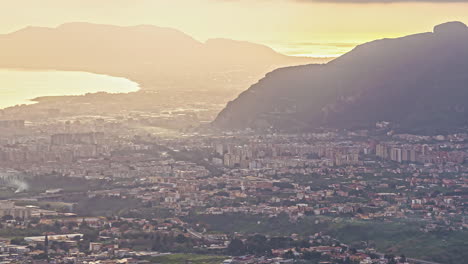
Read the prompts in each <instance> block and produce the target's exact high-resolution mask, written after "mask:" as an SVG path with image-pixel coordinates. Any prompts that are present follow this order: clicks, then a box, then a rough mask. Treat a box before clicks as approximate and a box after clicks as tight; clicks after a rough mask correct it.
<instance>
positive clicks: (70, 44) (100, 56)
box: [0, 22, 314, 90]
mask: <svg viewBox="0 0 468 264" xmlns="http://www.w3.org/2000/svg"><path fill="white" fill-rule="evenodd" d="M259 50H261V52H260V55H261V56H254V55H255V53H258V51H259ZM233 53H242V54H236V56H233V55H230V54H233ZM253 58H255V59H253ZM313 61H314V60H313V59H309V58H299V57H289V56H286V55H283V54H280V53H278V52H276V51H274V50H273V49H270V48H269V47H266V46H263V45H259V44H254V43H249V42H239V41H233V40H224V41H217V40H209V41H207V42H205V43H202V42H200V41H198V40H195V39H194V38H193V37H191V36H189V35H187V34H185V33H184V32H182V31H180V30H177V29H172V28H165V27H158V26H153V25H136V26H114V25H103V24H93V23H86V22H72V23H65V24H62V25H60V26H58V27H55V28H48V27H26V28H23V29H20V30H18V31H15V32H12V33H9V34H2V35H0V68H25V69H36V70H41V69H46V70H48V69H54V70H72V71H87V72H93V73H98V74H107V75H112V76H118V77H125V78H128V79H131V80H133V81H136V82H138V83H139V84H140V85H141V87H143V88H144V89H179V90H180V89H182V90H184V89H188V90H197V89H208V90H209V89H215V90H219V89H227V90H229V89H233V90H239V89H242V88H244V87H245V86H246V85H247V83H246V82H252V81H253V80H255V78H259V77H260V76H261V75H263V74H265V72H268V71H270V70H272V69H274V68H277V67H281V66H287V65H298V64H305V63H311V62H313ZM235 71H237V73H234V72H235ZM239 72H240V73H239ZM215 79H216V80H217V81H214V80H215ZM229 80H233V81H232V82H231V83H230V82H229Z"/></svg>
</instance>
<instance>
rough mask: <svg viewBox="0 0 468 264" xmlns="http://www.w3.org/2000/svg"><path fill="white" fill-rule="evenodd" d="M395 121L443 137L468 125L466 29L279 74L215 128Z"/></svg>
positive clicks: (441, 28) (246, 95)
mask: <svg viewBox="0 0 468 264" xmlns="http://www.w3.org/2000/svg"><path fill="white" fill-rule="evenodd" d="M378 121H390V122H392V123H394V124H395V125H397V126H398V127H400V128H401V129H408V130H413V129H415V128H417V129H424V130H431V131H434V130H438V129H441V128H444V129H445V128H450V127H458V126H463V125H466V124H467V121H468V28H467V26H466V25H465V24H463V23H461V22H449V23H445V24H442V25H438V26H436V27H435V28H434V31H433V32H429V33H422V34H416V35H410V36H406V37H402V38H397V39H382V40H376V41H373V42H370V43H366V44H363V45H360V46H358V47H356V48H355V49H354V50H352V51H351V52H349V53H347V54H345V55H343V56H341V57H339V58H337V59H335V60H333V61H331V62H329V63H328V64H326V65H306V66H297V67H289V68H284V69H278V70H275V71H273V72H271V73H269V74H267V76H266V77H265V78H264V79H262V80H260V82H258V83H257V84H255V85H253V86H252V87H251V88H250V89H248V90H247V91H245V92H243V93H242V94H241V95H240V96H239V97H238V98H237V99H236V100H234V101H232V102H230V103H228V105H227V107H226V108H225V109H224V110H223V111H222V112H221V113H220V114H219V116H218V117H217V119H216V120H215V121H214V123H213V124H214V125H215V126H217V127H220V128H225V129H244V128H253V129H265V128H275V129H279V130H289V131H291V130H294V131H298V130H301V131H304V130H305V131H307V130H310V129H313V128H317V127H321V126H326V127H336V128H360V127H369V126H373V125H375V123H376V122H378Z"/></svg>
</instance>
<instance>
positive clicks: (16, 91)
mask: <svg viewBox="0 0 468 264" xmlns="http://www.w3.org/2000/svg"><path fill="white" fill-rule="evenodd" d="M139 89H140V87H139V85H138V83H136V82H133V81H131V80H128V79H126V78H121V77H113V76H108V75H102V74H94V73H89V72H79V71H30V70H17V69H0V109H3V108H7V107H11V106H16V105H23V104H33V103H35V102H34V101H32V99H35V98H37V97H42V96H64V95H84V94H87V93H96V92H107V93H129V92H136V91H138V90H139Z"/></svg>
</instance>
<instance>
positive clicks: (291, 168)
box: [0, 116, 468, 264]
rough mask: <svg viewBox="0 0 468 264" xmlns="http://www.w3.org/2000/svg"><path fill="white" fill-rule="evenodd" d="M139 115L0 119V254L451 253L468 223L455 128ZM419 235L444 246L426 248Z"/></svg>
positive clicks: (461, 150) (109, 259) (85, 259)
mask: <svg viewBox="0 0 468 264" xmlns="http://www.w3.org/2000/svg"><path fill="white" fill-rule="evenodd" d="M147 119H148V117H144V118H142V120H139V119H135V118H122V117H120V118H116V117H112V116H106V117H104V116H101V117H86V116H82V117H75V118H72V119H70V120H64V119H62V118H49V119H47V120H46V121H44V120H41V121H37V122H27V123H26V122H24V121H23V120H10V121H1V122H0V126H1V130H2V133H1V138H0V142H1V146H0V164H1V166H2V168H5V169H3V170H2V182H3V186H5V187H3V188H2V191H1V193H0V194H1V197H2V198H3V199H4V200H3V201H2V202H1V208H0V214H1V217H2V218H1V219H2V221H1V229H0V237H3V239H2V240H1V241H2V242H1V249H2V252H3V254H2V255H1V258H2V259H3V261H4V262H5V263H29V262H31V263H42V262H44V261H47V260H48V261H50V263H151V262H150V261H156V263H157V261H158V260H161V261H162V260H165V259H167V260H168V261H169V259H171V258H177V257H181V258H183V257H187V258H188V260H186V262H187V263H198V262H196V260H195V261H193V262H190V256H192V257H193V256H195V258H197V257H199V258H203V257H206V258H207V259H206V260H204V261H208V262H202V263H221V262H223V261H224V262H223V263H293V262H295V263H296V262H297V263H300V262H301V261H302V262H304V263H319V262H320V263H361V264H366V263H381V264H385V263H446V262H447V261H458V260H456V258H460V256H463V254H460V253H455V252H457V250H462V251H463V247H464V246H463V239H464V237H466V234H467V233H466V232H467V231H466V229H467V227H468V219H467V211H466V210H467V207H466V202H467V196H466V190H467V184H468V183H467V177H466V176H467V173H468V167H467V166H466V158H467V155H468V154H467V151H466V149H467V140H468V133H467V132H460V133H456V134H449V135H437V136H424V135H414V134H398V133H395V132H394V131H393V130H391V129H390V126H391V124H389V123H388V122H380V123H377V124H376V127H375V129H370V130H357V131H337V130H335V131H326V130H323V131H320V132H315V133H303V134H282V133H273V132H271V133H261V134H259V133H254V132H252V131H249V130H246V131H242V132H206V131H204V130H203V131H202V130H200V131H191V132H175V131H173V132H172V133H169V132H168V131H166V133H163V132H161V131H159V130H157V131H156V132H153V131H152V130H151V127H148V126H145V125H144V124H146V123H147ZM428 239H429V240H431V241H432V240H434V241H432V242H431V243H439V242H438V241H439V240H443V241H444V243H445V244H446V245H447V247H450V248H451V250H453V251H445V252H438V251H434V250H433V248H432V247H433V245H431V244H430V243H429V244H428V243H427V240H428ZM425 241H426V242H425ZM451 252H452V253H451ZM191 254H194V255H191ZM200 254H201V255H200ZM457 254H458V255H457ZM202 256H203V257H202ZM423 259H424V260H423ZM41 260H42V262H41ZM425 260H428V261H427V262H426V261H425ZM180 261H182V260H180ZM210 261H212V262H210ZM430 261H434V262H430ZM162 263H166V262H162ZM167 263H169V262H167ZM175 263H182V262H177V260H176V262H175ZM454 263H455V262H454Z"/></svg>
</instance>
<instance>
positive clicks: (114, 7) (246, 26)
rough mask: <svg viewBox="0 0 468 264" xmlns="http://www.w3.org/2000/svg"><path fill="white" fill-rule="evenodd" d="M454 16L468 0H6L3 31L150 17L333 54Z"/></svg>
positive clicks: (207, 33) (206, 32)
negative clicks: (26, 27) (30, 26)
mask: <svg viewBox="0 0 468 264" xmlns="http://www.w3.org/2000/svg"><path fill="white" fill-rule="evenodd" d="M452 20H459V21H462V22H465V23H468V0H452V1H451V0H413V1H407V0H397V1H392V0H2V8H1V9H0V22H1V23H0V32H1V33H8V32H11V31H14V30H17V29H20V28H22V27H25V26H28V25H36V26H57V25H59V24H62V23H65V22H74V21H85V22H94V23H105V24H116V25H137V24H153V25H158V26H166V27H173V28H177V29H180V30H182V31H184V32H186V33H187V34H189V35H191V36H193V37H195V38H196V39H198V40H200V41H204V40H206V39H208V38H214V37H224V38H231V39H237V40H248V41H252V42H258V43H264V44H267V45H269V46H271V47H273V48H274V49H276V50H277V51H279V52H283V53H287V54H292V55H299V54H305V55H310V56H333V55H337V54H341V53H343V52H346V51H348V50H349V49H351V48H352V47H353V46H354V45H355V44H357V43H362V42H366V41H369V40H373V39H376V38H383V37H397V36H402V35H407V34H411V33H417V32H424V31H431V30H432V27H433V26H434V25H435V24H439V23H442V22H446V21H452Z"/></svg>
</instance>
